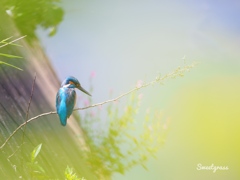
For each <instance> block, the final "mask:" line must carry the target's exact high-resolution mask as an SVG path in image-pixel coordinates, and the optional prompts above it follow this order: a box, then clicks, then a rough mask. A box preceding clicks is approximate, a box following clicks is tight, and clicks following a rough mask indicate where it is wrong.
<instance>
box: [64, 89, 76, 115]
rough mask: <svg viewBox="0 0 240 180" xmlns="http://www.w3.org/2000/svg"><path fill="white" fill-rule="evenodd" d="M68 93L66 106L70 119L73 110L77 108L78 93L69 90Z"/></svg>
mask: <svg viewBox="0 0 240 180" xmlns="http://www.w3.org/2000/svg"><path fill="white" fill-rule="evenodd" d="M67 93H68V98H67V100H66V104H67V117H69V116H70V115H71V114H72V111H73V108H74V106H75V102H76V92H75V90H74V89H72V88H69V89H68V91H67Z"/></svg>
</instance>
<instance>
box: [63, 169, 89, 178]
mask: <svg viewBox="0 0 240 180" xmlns="http://www.w3.org/2000/svg"><path fill="white" fill-rule="evenodd" d="M64 174H65V180H86V179H85V178H83V177H82V178H78V176H77V175H76V173H74V171H73V168H70V167H69V166H67V168H66V169H65V172H64Z"/></svg>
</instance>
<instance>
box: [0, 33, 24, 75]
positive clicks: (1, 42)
mask: <svg viewBox="0 0 240 180" xmlns="http://www.w3.org/2000/svg"><path fill="white" fill-rule="evenodd" d="M11 38H12V37H9V38H6V39H3V40H2V41H0V48H2V47H4V46H6V45H12V46H20V45H18V44H15V43H13V42H15V41H17V40H18V39H15V40H13V41H11V42H8V40H10V39H11ZM21 38H23V37H21ZM21 38H19V39H21ZM1 44H3V45H1ZM20 47H21V46H20ZM0 56H4V57H7V58H22V57H20V56H15V55H11V54H5V53H0ZM1 64H4V65H7V66H10V67H12V68H15V69H18V70H20V71H22V69H21V68H19V67H17V66H14V65H12V64H10V63H6V62H4V61H0V65H1Z"/></svg>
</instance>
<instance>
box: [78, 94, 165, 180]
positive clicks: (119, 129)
mask: <svg viewBox="0 0 240 180" xmlns="http://www.w3.org/2000/svg"><path fill="white" fill-rule="evenodd" d="M140 101H141V95H139V96H137V94H136V93H132V94H131V96H130V98H129V100H128V103H127V106H126V107H125V108H124V109H125V110H124V112H119V109H120V108H119V107H118V106H117V105H114V104H112V105H110V106H108V108H107V113H108V120H107V122H108V123H107V124H106V126H105V128H104V127H103V128H101V127H100V126H98V125H97V124H98V122H99V121H100V117H99V116H100V114H98V115H97V116H93V115H92V114H93V113H92V112H90V111H88V112H86V114H85V117H84V118H83V119H84V121H82V122H81V127H83V128H84V130H85V133H86V134H87V136H88V145H89V146H90V150H89V151H86V160H87V161H88V162H89V165H90V167H91V168H92V170H93V172H95V173H96V174H97V175H98V176H99V177H98V178H100V177H101V175H105V176H111V174H113V173H116V172H118V173H121V174H124V173H125V172H126V171H127V170H129V169H131V168H132V167H133V166H136V165H142V166H143V167H144V168H145V169H147V168H146V166H145V163H146V162H147V160H148V159H149V157H150V156H153V157H155V154H156V152H157V151H158V150H159V148H160V147H161V146H162V144H163V142H164V138H165V134H166V129H167V128H165V129H164V127H166V124H165V125H162V124H161V123H160V121H161V118H162V117H161V115H160V114H159V113H156V114H155V116H154V117H152V116H151V115H150V114H149V111H147V112H146V114H145V118H144V120H143V119H142V120H141V119H140V120H139V119H138V120H136V118H137V115H138V113H139V108H140ZM120 113H121V114H120ZM136 121H138V122H136ZM139 123H140V124H141V127H140V128H139ZM96 126H97V127H98V128H96ZM94 127H95V128H94ZM136 127H138V128H136Z"/></svg>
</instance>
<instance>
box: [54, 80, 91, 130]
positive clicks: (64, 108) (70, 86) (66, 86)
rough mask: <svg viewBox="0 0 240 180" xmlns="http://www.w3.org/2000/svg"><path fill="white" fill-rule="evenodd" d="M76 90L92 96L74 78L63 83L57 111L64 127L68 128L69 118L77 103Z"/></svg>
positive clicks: (59, 91)
mask: <svg viewBox="0 0 240 180" xmlns="http://www.w3.org/2000/svg"><path fill="white" fill-rule="evenodd" d="M75 88H78V89H79V90H81V91H83V92H84V93H86V94H88V95H90V94H89V93H88V92H87V91H86V90H85V89H83V88H82V87H81V85H80V83H79V82H78V80H77V79H76V78H74V77H72V76H69V77H68V78H66V79H65V80H64V81H63V82H62V84H61V88H60V89H59V90H58V93H57V96H56V109H57V113H58V116H59V119H60V122H61V124H62V125H63V126H66V124H67V118H69V116H70V115H71V114H72V112H73V108H74V105H75V102H76V92H75V90H74V89H75ZM90 96H91V95H90Z"/></svg>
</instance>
